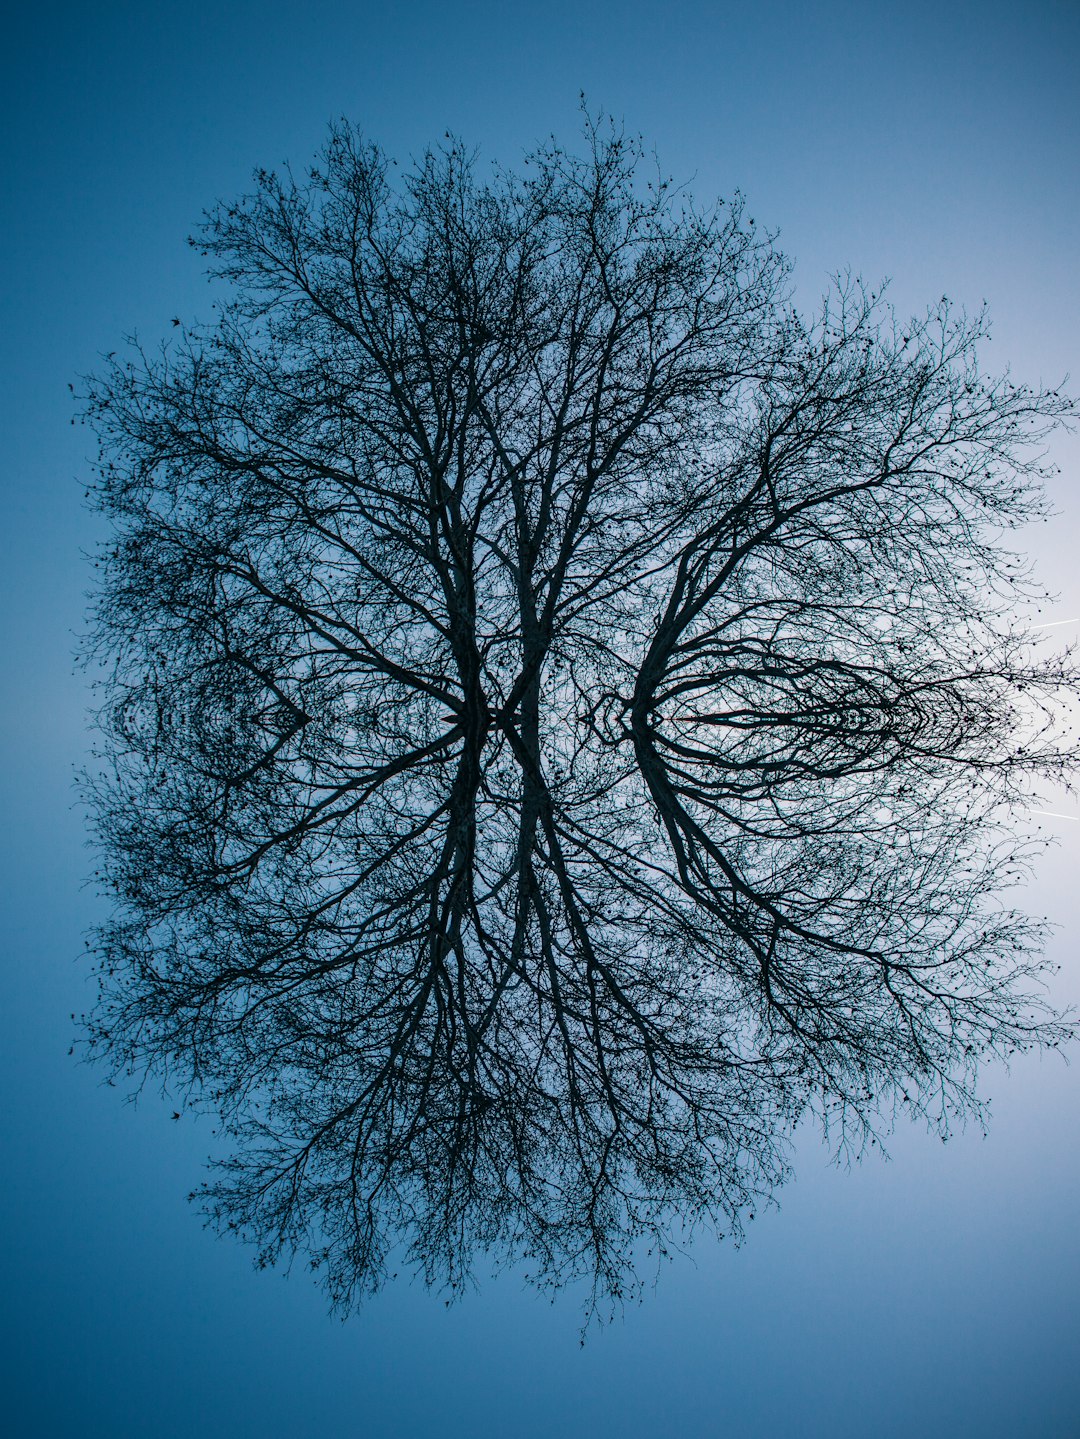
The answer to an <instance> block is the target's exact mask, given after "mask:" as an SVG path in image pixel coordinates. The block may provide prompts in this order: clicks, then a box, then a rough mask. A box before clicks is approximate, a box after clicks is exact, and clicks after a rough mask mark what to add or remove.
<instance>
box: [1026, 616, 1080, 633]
mask: <svg viewBox="0 0 1080 1439" xmlns="http://www.w3.org/2000/svg"><path fill="white" fill-rule="evenodd" d="M1058 625H1080V615H1077V616H1076V618H1075V619H1072V620H1050V621H1049V622H1048V623H1047V624H1045V625H1032V626H1031V628H1032V629H1033V630H1052V629H1056V628H1057V626H1058Z"/></svg>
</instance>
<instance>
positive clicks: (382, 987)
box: [87, 125, 1076, 1305]
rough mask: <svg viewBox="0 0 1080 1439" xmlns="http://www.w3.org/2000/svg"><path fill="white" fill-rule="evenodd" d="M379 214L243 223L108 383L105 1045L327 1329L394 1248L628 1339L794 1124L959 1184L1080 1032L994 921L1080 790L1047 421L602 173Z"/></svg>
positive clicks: (374, 172) (225, 212)
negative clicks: (156, 340)
mask: <svg viewBox="0 0 1080 1439" xmlns="http://www.w3.org/2000/svg"><path fill="white" fill-rule="evenodd" d="M647 172H648V173H647ZM392 176H395V180H396V175H395V172H394V170H393V168H392V166H390V165H389V163H388V161H387V160H386V158H385V157H384V156H383V154H382V153H381V152H380V151H379V150H378V149H377V148H376V147H375V146H373V145H370V144H368V143H366V142H364V141H363V140H362V139H361V138H360V136H359V135H358V134H357V133H356V132H354V131H353V130H351V129H350V128H349V127H347V126H344V125H343V126H339V127H337V128H335V129H334V130H333V131H332V133H331V136H330V140H329V143H328V145H327V147H326V149H325V152H324V153H323V155H322V157H321V159H320V161H319V162H318V164H317V165H316V166H315V167H314V168H313V169H312V170H311V171H310V173H309V174H308V175H307V176H306V177H304V179H303V180H301V181H298V180H296V179H294V177H293V176H292V175H291V174H288V173H286V174H285V175H283V176H281V175H274V174H270V173H266V172H259V173H258V175H257V176H256V181H255V188H254V190H253V192H252V194H251V195H249V196H248V197H246V198H244V199H242V200H240V201H238V202H237V203H236V204H233V205H226V206H222V207H220V208H218V209H217V210H215V211H214V212H213V213H212V214H211V215H210V216H209V217H208V219H207V221H206V224H205V227H204V229H203V231H202V234H201V237H200V238H199V239H198V240H197V241H196V242H195V243H197V244H198V246H199V248H200V249H201V250H202V252H203V253H204V254H206V255H208V256H209V257H210V259H211V262H212V267H213V272H214V273H216V274H217V275H218V276H219V277H220V278H221V279H222V280H224V281H226V282H228V283H227V287H226V289H225V291H224V295H225V300H224V303H223V304H222V306H221V308H220V318H219V319H218V321H217V323H215V324H214V325H211V326H208V327H201V328H193V329H188V328H185V327H183V326H177V322H175V321H174V326H175V327H176V328H175V330H174V331H172V332H171V335H172V338H171V341H170V343H169V344H168V345H167V346H165V347H164V348H163V349H162V351H161V352H160V353H159V354H158V355H156V356H146V355H144V354H142V353H141V352H139V351H138V350H133V351H132V352H131V354H130V357H129V358H126V359H121V360H117V361H115V362H114V363H113V364H111V366H110V367H109V368H108V370H107V371H106V372H105V373H104V374H103V376H102V377H101V378H100V379H98V380H96V381H93V382H91V386H90V394H89V399H88V413H89V417H90V419H91V421H92V423H93V424H94V426H95V428H96V430H97V432H98V434H99V436H100V438H101V442H102V459H101V467H100V478H99V483H98V486H97V491H96V493H97V499H98V502H99V504H100V506H101V508H102V509H103V510H104V511H105V512H106V514H107V515H108V516H110V518H111V519H112V521H113V524H114V527H115V530H114V533H115V538H114V540H113V542H112V543H111V544H110V546H109V547H108V550H107V553H106V555H105V556H104V560H103V566H102V575H103V578H102V582H101V587H100V591H99V596H98V600H97V605H96V609H95V612H94V621H93V623H94V627H95V635H96V641H97V647H96V651H95V653H96V654H97V655H98V657H99V658H101V659H103V660H104V661H105V662H106V663H107V665H108V679H107V681H106V682H105V686H104V704H103V708H102V711H101V727H102V731H103V734H104V737H105V747H104V752H103V755H102V764H101V765H100V766H99V768H98V770H97V771H96V772H95V774H94V775H93V776H92V777H91V778H90V779H89V780H88V781H87V786H88V792H89V795H90V798H91V801H92V804H93V806H94V812H95V815H96V826H97V835H98V838H99V841H100V852H101V854H102V858H103V870H102V874H103V878H104V882H105V883H106V884H107V885H108V887H109V888H110V890H111V892H112V893H113V894H114V896H115V908H114V917H113V919H112V920H111V921H110V922H109V923H108V924H106V925H105V926H104V927H103V928H102V930H101V931H100V933H99V934H98V936H97V941H96V953H97V955H98V958H99V961H100V972H101V981H102V988H101V1000H100V1005H99V1007H98V1009H97V1011H96V1013H95V1014H94V1016H92V1018H91V1020H90V1034H91V1045H92V1048H93V1050H94V1052H96V1053H98V1054H99V1055H101V1056H103V1057H106V1058H107V1059H108V1060H109V1061H110V1062H111V1064H112V1065H113V1066H114V1067H115V1068H116V1069H118V1070H122V1071H127V1072H129V1073H131V1074H134V1075H144V1074H146V1073H153V1074H159V1075H167V1076H168V1077H169V1079H170V1081H171V1082H173V1083H179V1084H181V1085H182V1086H183V1087H184V1088H185V1090H186V1091H187V1093H188V1095H189V1099H190V1102H192V1103H194V1104H198V1105H202V1106H204V1107H206V1108H208V1109H210V1110H212V1111H214V1112H216V1113H217V1114H218V1115H219V1116H220V1117H221V1122H222V1125H223V1129H224V1132H225V1134H227V1135H228V1136H230V1137H231V1142H232V1148H231V1150H230V1152H229V1155H228V1157H226V1159H225V1160H224V1161H223V1162H222V1163H221V1164H220V1166H219V1168H218V1172H217V1175H216V1176H215V1178H214V1179H213V1182H211V1183H210V1184H209V1185H208V1186H207V1187H206V1189H205V1190H204V1191H203V1192H202V1198H203V1202H204V1203H205V1205H206V1207H207V1210H208V1213H209V1214H210V1215H211V1216H212V1217H213V1218H214V1219H215V1220H216V1221H217V1222H219V1223H220V1224H221V1225H222V1226H226V1227H228V1228H233V1229H238V1230H240V1231H241V1232H243V1233H245V1234H246V1235H248V1236H249V1237H251V1238H253V1239H254V1240H255V1241H256V1242H257V1243H258V1245H259V1247H260V1252H261V1253H262V1255H263V1256H264V1257H265V1258H266V1259H273V1258H275V1257H276V1256H277V1255H278V1253H279V1252H280V1251H281V1250H282V1249H283V1248H284V1249H285V1250H286V1251H290V1252H291V1251H296V1250H301V1251H303V1252H304V1253H306V1254H309V1255H310V1257H311V1259H312V1262H313V1264H314V1265H315V1266H316V1267H319V1266H322V1267H324V1269H325V1273H326V1277H327V1283H328V1287H329V1290H330V1292H331V1294H332V1296H333V1298H334V1300H335V1301H336V1302H338V1303H339V1304H342V1305H348V1304H350V1303H351V1302H353V1301H354V1300H355V1299H356V1298H358V1297H360V1296H361V1295H362V1294H363V1293H365V1292H369V1291H372V1290H374V1289H376V1288H377V1287H378V1286H379V1284H380V1283H381V1282H382V1280H383V1278H384V1276H385V1266H386V1262H387V1256H388V1252H389V1250H390V1249H391V1248H392V1247H393V1246H394V1245H396V1244H401V1245H404V1246H405V1247H406V1249H407V1251H408V1256H407V1257H408V1261H409V1262H412V1263H413V1264H414V1265H415V1266H416V1267H418V1268H419V1269H420V1270H421V1272H422V1273H423V1274H424V1276H425V1277H426V1278H427V1279H428V1280H429V1281H437V1282H448V1283H449V1284H450V1285H452V1286H460V1285H461V1284H462V1283H464V1282H465V1281H466V1280H467V1278H468V1275H469V1273H470V1265H471V1263H472V1261H473V1259H474V1257H475V1254H476V1251H477V1250H478V1249H479V1250H481V1251H488V1252H489V1253H490V1254H491V1255H492V1257H494V1258H496V1259H498V1258H500V1257H501V1258H509V1259H511V1260H514V1259H520V1258H524V1259H525V1260H526V1261H527V1262H528V1263H529V1264H530V1265H531V1272H532V1273H533V1274H534V1276H535V1278H536V1279H537V1280H538V1281H540V1282H554V1283H557V1282H560V1281H562V1280H563V1279H565V1278H567V1277H570V1276H573V1275H575V1274H579V1273H584V1274H585V1275H587V1276H589V1277H590V1278H591V1279H592V1281H593V1284H594V1294H600V1295H614V1296H619V1295H620V1294H623V1293H625V1292H626V1291H627V1288H628V1286H632V1285H633V1284H634V1283H635V1277H634V1276H635V1274H636V1272H637V1267H638V1265H639V1264H640V1262H641V1258H642V1254H643V1252H644V1249H643V1248H640V1247H635V1246H636V1244H637V1241H642V1244H643V1246H644V1248H649V1247H650V1246H651V1247H652V1249H657V1248H659V1249H660V1250H663V1248H664V1247H665V1246H666V1244H667V1243H668V1236H669V1234H670V1232H671V1231H672V1228H673V1226H674V1227H675V1228H679V1226H681V1227H682V1231H683V1232H685V1231H687V1230H692V1229H693V1228H695V1227H696V1226H697V1225H699V1224H702V1223H705V1224H710V1225H714V1226H718V1227H719V1228H720V1229H721V1230H725V1229H726V1230H729V1231H733V1232H734V1233H736V1234H738V1232H739V1228H740V1224H741V1216H742V1215H743V1213H744V1212H746V1211H748V1210H749V1211H752V1208H753V1206H754V1204H756V1203H759V1202H761V1201H762V1200H765V1199H767V1198H768V1196H769V1194H770V1193H771V1192H772V1191H773V1189H774V1188H775V1186H776V1185H777V1184H778V1183H779V1182H780V1181H781V1180H782V1178H783V1176H784V1173H785V1166H786V1141H787V1138H788V1136H789V1135H790V1133H791V1131H792V1128H793V1126H794V1125H795V1123H796V1122H797V1121H798V1120H799V1118H800V1117H801V1116H803V1115H804V1114H806V1113H808V1112H809V1113H811V1114H813V1115H814V1116H816V1117H817V1119H818V1120H819V1121H820V1122H821V1123H822V1124H823V1125H824V1127H825V1129H826V1131H827V1133H828V1134H829V1135H830V1137H831V1139H832V1142H833V1143H834V1144H835V1145H836V1146H837V1147H838V1148H839V1149H841V1150H847V1149H854V1150H859V1149H861V1147H862V1146H863V1145H864V1144H865V1143H867V1142H868V1141H869V1140H870V1139H871V1138H872V1137H874V1136H876V1135H878V1134H880V1133H881V1132H882V1131H883V1130H884V1129H887V1128H888V1126H889V1124H890V1123H891V1122H892V1121H893V1118H894V1117H895V1114H896V1112H897V1109H898V1108H905V1109H907V1110H909V1111H910V1112H912V1113H915V1114H919V1115H922V1116H924V1117H925V1118H926V1119H928V1120H929V1121H930V1123H931V1124H932V1125H935V1126H937V1127H938V1128H940V1129H941V1131H942V1132H943V1133H947V1131H948V1126H949V1124H950V1123H951V1122H952V1121H953V1119H954V1118H955V1116H956V1115H957V1114H966V1113H968V1112H970V1111H972V1110H974V1111H976V1112H978V1103H977V1100H976V1097H975V1089H974V1083H975V1076H976V1071H977V1068H978V1065H979V1063H980V1062H981V1061H982V1060H983V1059H985V1058H986V1057H987V1056H991V1055H1003V1054H1004V1055H1007V1054H1008V1053H1010V1052H1011V1051H1013V1050H1014V1049H1015V1048H1017V1047H1021V1048H1022V1047H1027V1046H1029V1045H1031V1044H1056V1043H1058V1042H1060V1040H1061V1038H1062V1037H1063V1035H1064V1034H1065V1029H1064V1027H1063V1026H1062V1025H1061V1024H1059V1023H1058V1022H1056V1021H1055V1020H1054V1019H1053V1017H1052V1016H1051V1015H1049V1014H1048V1012H1046V1011H1044V1010H1043V1008H1042V1005H1041V1003H1040V1001H1039V998H1038V994H1039V988H1038V984H1037V977H1038V974H1039V971H1040V968H1041V961H1040V958H1039V953H1040V939H1041V928H1040V925H1039V924H1038V923H1037V922H1035V921H1033V920H1031V919H1029V918H1027V917H1025V916H1024V915H1023V914H1021V913H1019V912H1018V911H1016V910H1015V909H1013V908H1011V907H1010V906H1009V905H1008V903H1006V901H1005V900H1004V899H1003V898H1002V894H1003V891H1004V890H1006V889H1007V888H1008V887H1009V885H1010V884H1011V883H1013V882H1014V881H1015V879H1016V878H1017V877H1018V876H1019V874H1020V872H1021V871H1022V869H1023V867H1024V865H1025V863H1026V859H1027V855H1028V849H1027V847H1026V846H1025V845H1024V844H1023V843H1021V842H1019V841H1017V840H1016V839H1015V838H1014V836H1013V833H1012V830H1013V828H1014V820H1013V818H1012V816H1013V814H1014V812H1015V810H1016V809H1017V807H1018V806H1021V805H1023V804H1024V803H1025V800H1026V797H1027V796H1028V795H1029V793H1030V790H1031V786H1032V784H1033V783H1035V782H1037V781H1038V780H1039V779H1040V778H1041V777H1045V776H1048V775H1054V776H1055V777H1056V776H1058V775H1061V774H1065V775H1067V774H1068V773H1070V772H1071V769H1072V767H1073V766H1074V765H1075V761H1076V750H1075V747H1074V745H1073V743H1072V741H1071V740H1068V739H1063V738H1062V731H1061V726H1060V725H1059V724H1058V723H1057V711H1056V706H1057V703H1058V699H1059V697H1060V696H1061V695H1062V694H1063V693H1066V694H1072V695H1075V693H1076V672H1075V669H1074V668H1073V665H1072V661H1071V660H1070V659H1069V658H1068V657H1065V658H1062V657H1060V656H1058V657H1055V658H1053V659H1049V660H1048V659H1045V658H1039V657H1038V654H1037V650H1036V646H1035V644H1034V643H1033V640H1032V637H1031V634H1030V633H1029V631H1028V630H1027V629H1026V628H1025V626H1024V623H1023V622H1022V620H1021V618H1020V614H1021V610H1022V606H1023V603H1024V602H1026V601H1027V600H1029V599H1031V598H1032V597H1033V595H1034V593H1035V591H1034V589H1033V587H1032V586H1031V584H1030V582H1029V579H1028V576H1027V572H1026V569H1025V567H1024V565H1023V563H1022V562H1021V561H1020V560H1019V559H1018V558H1016V556H1015V555H1014V554H1013V553H1012V552H1011V551H1010V550H1009V549H1008V548H1007V547H1006V546H1005V537H1006V534H1007V532H1008V531H1010V530H1012V529H1014V528H1016V527H1017V526H1019V525H1021V524H1023V523H1025V522H1027V521H1029V520H1031V519H1032V518H1035V517H1037V516H1039V515H1041V514H1043V513H1044V510H1043V503H1042V500H1041V498H1040V490H1039V487H1038V480H1039V477H1040V475H1041V473H1042V471H1041V468H1040V461H1039V458H1038V445H1039V442H1040V441H1041V440H1042V439H1043V438H1044V437H1045V436H1046V434H1047V433H1048V431H1049V429H1050V428H1051V427H1052V425H1053V424H1054V423H1056V422H1058V421H1059V420H1061V419H1062V418H1063V417H1064V416H1066V415H1067V413H1068V411H1069V409H1070V402H1069V401H1068V400H1067V399H1066V398H1064V397H1063V396H1062V395H1060V394H1058V393H1056V392H1053V391H1034V390H1031V389H1028V388H1025V387H1024V386H1018V385H1014V384H1013V383H1012V382H1011V381H1010V380H1009V379H1008V377H1007V376H1006V377H1003V378H998V379H992V378H987V377H986V375H985V374H984V373H983V371H982V369H981V367H980V365H979V361H978V357H977V347H978V344H979V341H980V339H981V338H982V337H983V335H984V333H985V320H984V317H982V316H978V317H976V318H975V319H970V318H968V317H966V316H965V315H963V314H958V313H956V312H955V311H954V309H953V307H952V306H950V304H949V302H948V301H947V300H945V299H942V300H941V302H940V303H939V304H937V305H935V306H934V307H933V308H932V309H931V310H930V311H929V312H928V313H927V314H926V315H925V316H923V317H920V318H915V319H913V320H910V321H908V322H907V323H905V324H899V323H898V322H897V321H896V319H895V317H894V315H893V314H892V312H891V310H890V309H889V308H888V307H887V306H886V305H885V304H884V302H883V301H882V300H881V298H880V296H876V295H874V294H872V293H869V292H868V291H867V290H866V288H865V287H864V286H863V285H862V284H860V283H859V282H857V281H853V280H850V279H841V280H839V281H838V282H837V284H836V286H835V288H834V290H833V292H832V293H831V294H830V295H829V296H828V297H827V298H826V299H825V301H824V302H823V305H822V308H821V310H820V312H819V313H818V314H817V315H816V317H814V318H812V319H806V318H804V317H802V316H801V315H800V314H799V313H798V312H797V311H796V310H795V309H794V308H793V305H792V302H791V290H790V275H789V268H788V266H787V264H786V263H785V261H784V260H783V258H782V257H781V256H780V255H779V254H778V252H777V250H776V248H775V246H774V244H773V242H772V241H771V239H770V238H769V237H768V236H765V235H763V234H761V233H759V232H758V231H757V229H756V228H755V226H754V222H753V220H749V219H746V218H745V216H744V211H743V207H742V204H741V202H740V201H738V200H737V199H736V201H734V202H733V203H730V204H723V203H721V204H719V205H718V206H717V207H716V208H715V209H713V210H710V211H702V210H700V209H698V208H696V207H695V206H694V204H693V203H692V202H691V201H690V199H689V198H688V197H687V196H686V195H685V194H684V193H682V192H680V191H678V190H674V189H672V188H671V187H670V186H669V184H668V183H667V182H666V181H665V180H664V179H663V178H662V176H660V175H659V174H657V173H655V172H653V171H650V170H649V167H648V166H647V165H646V164H645V163H644V161H643V157H642V154H641V151H640V147H639V146H638V145H636V144H634V143H630V142H629V141H628V140H627V139H626V138H625V137H623V136H622V135H620V134H618V133H616V132H610V131H608V130H605V129H604V128H603V127H598V126H589V127H588V128H587V131H586V145H585V148H584V151H583V154H582V155H581V156H580V157H579V156H576V155H574V154H571V153H568V152H566V151H564V150H562V149H561V148H559V147H558V146H556V145H554V144H553V145H551V146H549V147H547V148H545V149H542V150H540V151H538V152H537V153H535V154H534V155H532V156H531V157H529V160H528V162H527V163H526V165H525V167H524V169H523V172H522V174H521V175H520V176H518V175H512V174H506V173H502V172H495V173H494V174H493V176H492V177H491V178H490V179H487V180H484V179H482V178H481V175H480V172H479V170H478V167H477V164H476V162H475V160H474V159H473V158H472V157H471V156H470V155H469V154H468V153H467V152H466V151H464V150H463V149H462V148H461V146H460V145H458V144H456V143H454V142H451V143H449V144H448V145H447V146H446V147H445V148H443V149H440V150H438V151H435V152H432V153H429V154H427V155H425V156H424V157H423V159H422V160H421V161H420V162H419V163H418V164H417V165H416V166H415V167H414V168H413V170H412V171H411V172H410V173H409V174H408V175H405V176H403V177H402V178H401V179H400V180H396V183H395V182H394V181H392V178H391V177H392Z"/></svg>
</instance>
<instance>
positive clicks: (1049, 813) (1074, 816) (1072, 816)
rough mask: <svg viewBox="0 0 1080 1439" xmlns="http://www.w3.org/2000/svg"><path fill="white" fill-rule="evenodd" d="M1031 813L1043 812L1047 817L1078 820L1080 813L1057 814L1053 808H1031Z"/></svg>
mask: <svg viewBox="0 0 1080 1439" xmlns="http://www.w3.org/2000/svg"><path fill="white" fill-rule="evenodd" d="M1031 813H1032V814H1044V815H1046V816H1047V818H1048V819H1076V820H1080V814H1058V812H1057V811H1056V810H1053V809H1033V810H1032V811H1031Z"/></svg>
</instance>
